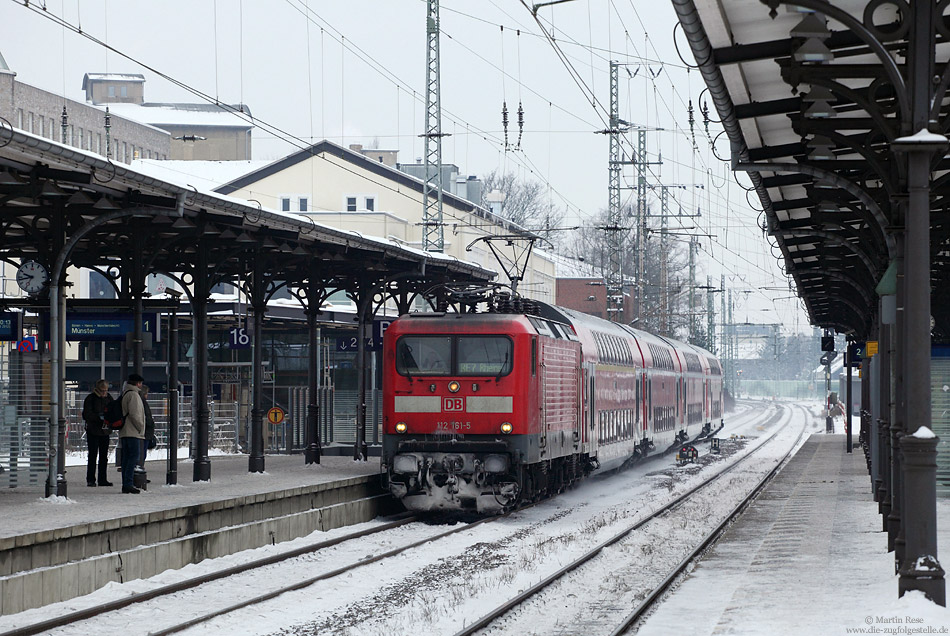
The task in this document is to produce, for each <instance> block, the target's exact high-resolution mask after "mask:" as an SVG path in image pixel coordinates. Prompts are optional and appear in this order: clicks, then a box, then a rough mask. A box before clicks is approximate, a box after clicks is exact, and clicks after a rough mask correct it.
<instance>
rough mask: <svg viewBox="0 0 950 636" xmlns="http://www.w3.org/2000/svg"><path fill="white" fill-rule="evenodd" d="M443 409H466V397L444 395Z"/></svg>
mask: <svg viewBox="0 0 950 636" xmlns="http://www.w3.org/2000/svg"><path fill="white" fill-rule="evenodd" d="M442 410H443V411H464V410H465V399H464V398H460V397H444V398H442Z"/></svg>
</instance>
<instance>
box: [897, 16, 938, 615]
mask: <svg viewBox="0 0 950 636" xmlns="http://www.w3.org/2000/svg"><path fill="white" fill-rule="evenodd" d="M936 9H937V3H935V2H925V1H919V2H917V1H915V2H912V3H911V5H910V15H909V16H907V18H906V19H907V20H908V21H909V22H910V32H909V35H908V52H907V75H908V77H907V83H908V86H909V88H910V96H911V100H912V101H911V103H912V112H911V113H910V115H911V117H905V122H907V123H909V124H910V125H909V126H905V127H904V129H903V131H902V132H903V133H904V134H905V135H908V136H905V137H901V138H899V139H897V140H895V141H894V143H893V145H892V148H893V149H894V150H895V151H906V152H907V193H908V205H907V218H906V219H905V223H904V225H905V228H906V241H907V245H912V246H913V249H912V250H908V251H907V252H906V253H905V254H904V271H905V274H906V280H905V285H906V286H905V307H904V312H903V313H904V325H905V337H904V342H905V343H906V345H907V349H906V351H907V357H906V360H905V365H904V371H905V374H904V391H905V394H904V399H905V402H906V413H907V424H906V425H907V429H906V430H905V431H904V436H903V437H902V438H901V442H900V443H901V449H902V451H903V471H904V493H905V495H906V497H905V500H904V503H905V505H904V509H903V513H904V524H903V526H904V537H905V539H906V544H905V553H904V562H903V565H902V566H901V567H900V570H899V573H900V581H899V583H898V593H899V594H900V595H903V594H904V592H906V591H907V590H920V591H922V592H923V593H924V594H925V595H927V597H928V598H930V599H931V600H932V601H934V602H935V603H937V604H939V605H943V606H946V583H945V580H944V571H943V568H941V567H940V563H939V561H938V560H937V493H936V478H937V472H936V451H937V442H938V441H939V440H938V439H937V436H936V435H934V434H933V432H932V431H931V429H930V425H931V396H930V320H931V317H930V294H931V289H930V283H931V279H930V258H931V255H930V209H931V192H930V178H931V160H932V158H933V156H934V154H935V153H937V152H939V153H943V152H945V151H946V149H947V139H946V137H944V136H942V135H936V134H933V133H931V132H929V127H930V125H931V123H930V120H931V107H932V100H933V97H934V88H935V83H934V81H933V78H934V67H935V59H934V57H935V50H936V47H935V44H936V33H935V26H936V20H937V18H938V16H939V17H940V19H941V20H942V19H943V17H942V15H940V14H939V13H938V12H937V10H936ZM944 72H946V70H945V71H944Z"/></svg>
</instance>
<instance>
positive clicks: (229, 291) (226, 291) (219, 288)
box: [211, 283, 237, 296]
mask: <svg viewBox="0 0 950 636" xmlns="http://www.w3.org/2000/svg"><path fill="white" fill-rule="evenodd" d="M211 293H212V294H223V295H225V296H235V295H237V287H235V286H234V285H232V284H231V283H218V284H217V285H215V286H214V287H212V288H211Z"/></svg>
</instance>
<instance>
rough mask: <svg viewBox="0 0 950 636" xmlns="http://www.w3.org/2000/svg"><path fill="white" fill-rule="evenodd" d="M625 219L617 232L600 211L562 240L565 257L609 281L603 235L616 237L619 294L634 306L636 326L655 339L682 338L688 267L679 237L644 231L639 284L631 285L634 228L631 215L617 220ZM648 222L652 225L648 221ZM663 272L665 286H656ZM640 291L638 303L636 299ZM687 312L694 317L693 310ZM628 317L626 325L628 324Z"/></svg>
mask: <svg viewBox="0 0 950 636" xmlns="http://www.w3.org/2000/svg"><path fill="white" fill-rule="evenodd" d="M622 216H623V218H624V219H627V223H625V224H624V225H623V226H622V227H620V228H616V227H611V226H608V224H607V211H606V210H603V211H601V212H600V213H599V214H598V215H597V216H596V217H595V218H594V219H593V220H592V221H591V222H590V223H588V224H586V225H584V226H582V227H581V228H580V229H579V230H577V231H576V232H574V233H573V235H572V238H573V240H570V239H565V243H566V249H565V252H566V253H567V255H568V256H569V257H571V258H573V259H575V260H579V261H583V262H585V263H588V264H589V265H590V266H591V267H592V270H593V271H594V272H597V274H598V275H600V276H603V277H604V278H605V279H606V278H609V277H610V274H611V272H610V271H609V265H608V255H607V247H608V244H609V241H610V240H611V239H610V238H609V235H610V234H611V233H619V237H614V239H615V240H616V239H618V238H619V240H620V241H621V244H622V246H623V247H622V253H621V268H622V275H623V281H624V293H625V294H626V295H629V296H630V297H631V299H632V301H633V302H632V303H631V304H630V306H632V307H635V306H636V303H637V301H639V302H640V303H641V306H640V320H639V321H638V322H637V324H636V326H637V328H639V329H644V330H646V331H650V332H653V333H657V334H662V335H669V336H672V337H675V338H680V339H683V338H686V336H687V333H686V331H687V328H688V325H689V315H688V312H689V311H690V309H689V307H688V304H689V285H690V281H689V280H688V278H689V267H688V256H689V255H688V248H687V245H688V243H686V242H684V241H683V240H681V239H680V238H679V237H673V236H667V237H666V240H665V241H664V240H663V234H662V233H661V230H660V228H659V227H656V226H655V225H652V224H651V225H650V226H648V227H647V230H646V233H645V235H644V241H643V244H644V249H643V281H642V283H640V282H639V281H638V280H637V276H638V267H639V263H638V259H637V240H636V227H635V226H636V222H635V221H634V215H633V213H632V211H631V210H629V209H628V210H625V211H624V214H623V215H622ZM651 220H653V219H651ZM664 262H665V269H666V285H665V286H664V285H663V284H662V281H663V269H664ZM640 289H642V290H643V298H642V299H638V298H637V295H638V294H639V292H640ZM693 311H696V309H694V310H693ZM632 318H633V317H632V316H630V317H628V318H627V320H628V321H629V320H631V319H632Z"/></svg>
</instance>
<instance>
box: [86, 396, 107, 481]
mask: <svg viewBox="0 0 950 636" xmlns="http://www.w3.org/2000/svg"><path fill="white" fill-rule="evenodd" d="M112 401H113V399H112V396H111V395H109V383H108V382H107V381H106V380H99V381H98V382H96V386H95V388H94V389H93V390H92V393H90V394H89V395H87V396H86V399H85V400H83V403H82V419H83V421H84V422H85V423H86V445H87V446H88V448H89V458H88V461H87V463H86V485H87V486H95V485H96V463H97V460H98V464H99V484H98V485H100V486H111V485H112V482H110V481H109V479H108V471H107V469H108V467H109V438H110V435H111V434H112V429H111V428H109V426H108V425H107V424H106V422H105V413H106V409H107V408H108V407H109V403H110V402H112Z"/></svg>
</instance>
